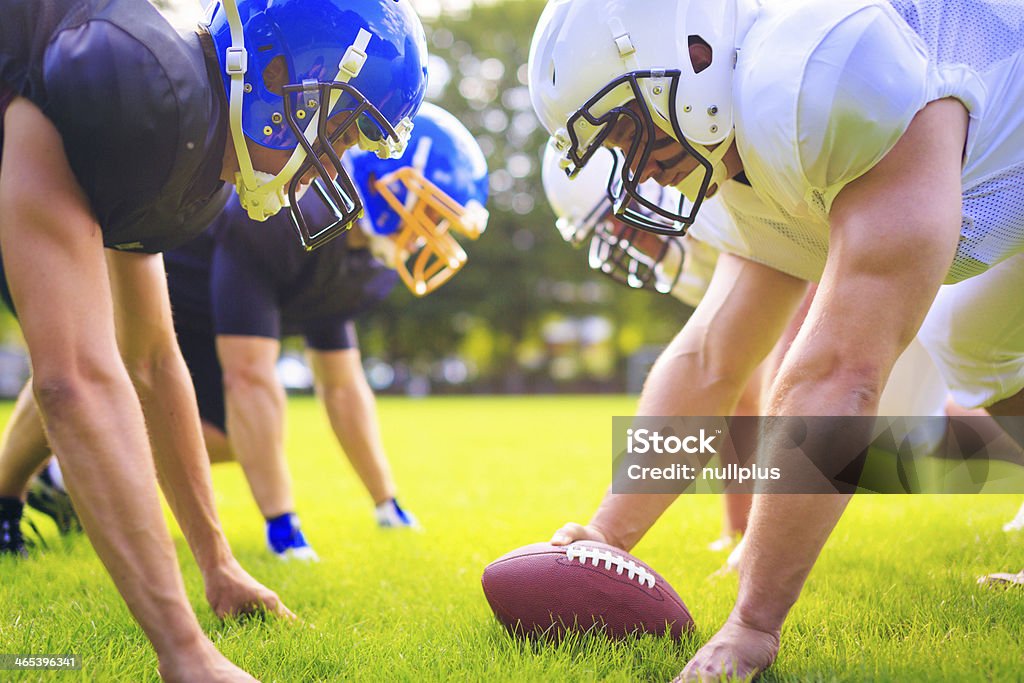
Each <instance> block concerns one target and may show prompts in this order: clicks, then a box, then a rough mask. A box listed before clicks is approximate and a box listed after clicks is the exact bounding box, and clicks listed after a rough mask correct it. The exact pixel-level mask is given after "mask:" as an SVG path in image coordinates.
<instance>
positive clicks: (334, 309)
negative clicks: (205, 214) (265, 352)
mask: <svg viewBox="0 0 1024 683" xmlns="http://www.w3.org/2000/svg"><path fill="white" fill-rule="evenodd" d="M311 195H312V193H311ZM310 199H311V200H312V201H304V202H303V210H304V211H306V212H307V215H309V216H311V217H312V218H313V220H322V221H323V223H326V222H327V217H326V216H325V215H319V214H320V213H321V212H324V211H325V209H324V208H323V204H322V202H320V201H318V200H317V199H316V198H315V197H312V196H311V197H310ZM348 235H349V233H343V234H342V235H340V236H339V237H337V238H335V239H334V240H332V241H330V242H328V243H327V244H326V245H324V246H323V247H321V248H319V249H317V250H316V251H314V252H307V251H305V250H304V249H303V248H302V246H301V245H300V243H299V240H298V236H297V235H296V232H295V228H294V227H293V225H292V223H291V218H290V216H289V215H288V213H287V212H281V213H279V214H277V215H276V216H273V217H271V218H269V219H268V220H266V221H265V222H263V223H257V222H254V221H252V220H250V219H249V217H248V216H247V215H246V213H245V211H244V210H243V209H242V208H241V207H240V206H239V204H238V200H237V198H235V197H232V198H231V199H230V200H229V201H228V205H227V207H226V208H225V209H224V211H223V212H222V213H221V215H220V216H218V217H217V219H216V220H215V221H214V222H213V224H212V225H210V226H209V228H208V229H207V230H206V231H205V232H203V234H201V235H200V236H199V237H198V238H197V239H196V240H194V241H193V242H191V243H189V244H186V245H183V246H182V247H180V248H178V249H175V250H173V251H170V252H168V253H166V254H165V255H164V260H165V262H166V265H167V275H168V284H169V288H170V293H171V305H172V307H173V308H174V316H175V320H176V324H177V325H179V326H180V327H187V328H189V329H193V330H202V329H210V330H212V331H213V332H214V333H216V334H241V335H255V336H280V335H282V334H290V333H299V332H301V333H304V334H307V336H309V335H314V336H316V334H317V330H321V329H323V327H324V326H325V325H328V326H330V325H335V324H336V323H344V322H346V321H351V320H352V319H353V318H355V317H357V316H358V315H360V314H362V313H364V312H366V311H368V310H369V309H371V308H373V307H374V306H376V305H377V304H378V303H380V302H381V301H383V300H384V299H385V298H386V297H387V296H388V294H389V293H390V292H391V290H392V289H393V288H394V286H395V285H396V284H397V283H398V275H397V274H396V273H395V272H394V271H393V270H391V269H390V268H387V267H386V266H384V265H383V264H381V263H380V262H379V261H377V260H376V259H374V258H373V256H372V255H371V254H370V252H369V250H368V249H363V248H351V247H349V244H348ZM271 316H272V317H273V320H269V321H268V318H269V317H271Z"/></svg>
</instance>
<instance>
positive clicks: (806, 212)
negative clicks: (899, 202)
mask: <svg viewBox="0 0 1024 683" xmlns="http://www.w3.org/2000/svg"><path fill="white" fill-rule="evenodd" d="M734 97H735V100H736V140H737V145H738V147H739V151H740V155H741V157H742V158H743V164H744V171H745V173H746V174H747V177H748V178H749V179H750V181H751V182H752V183H753V186H754V187H755V188H757V191H758V193H759V194H760V195H761V197H762V198H763V199H764V204H765V206H764V207H763V210H762V211H760V212H759V215H757V216H755V218H756V220H754V221H753V222H752V223H746V222H745V225H744V231H745V233H746V234H745V235H744V238H745V240H746V241H747V246H748V248H750V249H751V251H752V252H753V254H754V258H755V259H756V260H762V259H761V258H759V255H758V252H759V251H760V250H761V248H762V247H763V245H761V244H760V242H762V241H767V242H770V243H772V244H775V242H776V241H777V237H778V234H781V235H783V236H784V238H785V239H786V241H788V242H789V243H790V245H789V250H790V251H792V254H793V256H792V258H790V259H788V260H787V264H786V265H787V267H786V268H780V269H781V270H784V271H785V272H790V273H791V274H793V275H797V276H798V277H802V278H805V279H810V280H817V279H819V278H820V275H821V272H822V270H823V268H824V263H825V258H826V257H827V254H828V250H827V245H828V213H829V211H830V209H831V206H832V202H833V200H834V199H835V197H836V195H838V194H839V192H840V191H841V190H842V189H843V188H844V187H845V186H846V185H847V184H849V183H850V182H852V181H853V180H856V179H857V178H858V177H860V176H861V175H863V174H864V173H866V172H867V171H869V170H870V169H871V168H872V167H873V166H874V165H875V164H877V163H878V161H879V160H881V159H882V157H884V156H885V154H886V153H887V152H888V151H889V150H890V149H892V147H893V145H895V144H896V141H897V140H899V138H900V136H902V134H903V133H904V132H905V131H906V129H907V127H908V126H909V124H910V122H911V120H912V119H913V117H914V115H915V114H916V113H917V112H918V111H920V110H921V109H922V108H923V107H924V106H925V105H926V104H928V103H929V102H931V101H933V100H936V99H941V98H944V97H955V98H957V99H959V100H960V101H961V102H963V103H964V105H965V106H966V108H967V109H968V111H969V112H970V124H969V132H968V139H967V146H966V149H965V160H964V170H963V225H962V229H961V240H960V244H959V247H958V249H957V254H956V258H955V259H954V262H953V264H952V267H951V268H950V271H949V274H948V275H947V278H946V281H947V282H957V281H960V280H963V279H966V278H968V277H971V276H973V275H977V274H978V273H981V272H984V271H985V270H987V269H988V268H989V267H991V266H993V265H995V264H996V263H999V262H1000V261H1002V260H1004V259H1006V258H1008V257H1010V256H1011V255H1013V254H1015V253H1018V252H1022V251H1024V2H1020V0H889V1H888V2H886V1H885V0H787V1H785V2H782V1H780V0H764V1H763V3H762V7H761V11H760V14H759V15H758V18H757V20H756V21H755V22H754V24H753V26H752V27H751V29H750V31H749V32H748V33H747V35H746V36H745V38H744V39H743V41H742V43H741V49H740V52H739V57H738V60H737V65H736V80H735V85H734ZM725 185H729V183H726V184H725ZM723 190H724V188H723ZM727 201H728V200H727ZM760 214H763V215H760ZM771 216H774V218H772V217H771ZM894 220H898V219H897V218H895V217H894ZM769 232H775V233H777V234H776V235H774V236H773V235H771V234H769ZM776 246H778V247H779V248H782V247H783V246H784V245H781V244H777V245H776Z"/></svg>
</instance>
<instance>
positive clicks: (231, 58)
mask: <svg viewBox="0 0 1024 683" xmlns="http://www.w3.org/2000/svg"><path fill="white" fill-rule="evenodd" d="M222 5H223V7H224V12H225V15H226V16H227V20H228V26H229V27H230V29H231V47H229V48H228V49H227V53H226V55H225V60H224V63H225V65H226V66H225V71H226V72H227V74H228V76H229V77H230V78H231V89H230V93H229V97H228V127H229V128H230V130H231V142H232V144H233V145H234V147H235V157H236V158H237V159H238V171H237V172H236V173H235V189H236V190H237V191H238V201H239V203H240V204H241V205H242V208H243V209H245V210H246V212H248V214H249V218H251V219H253V220H255V221H265V220H266V219H268V218H270V217H271V216H273V215H274V214H276V213H277V212H278V211H280V210H281V209H282V208H283V207H285V206H288V193H287V191H286V190H285V187H286V186H287V185H288V183H289V182H290V181H291V179H292V177H293V176H294V175H295V172H296V171H298V170H299V167H300V166H301V165H302V162H303V161H305V159H306V150H305V149H304V148H303V147H302V145H296V146H295V149H294V150H292V155H291V157H289V159H288V163H286V164H285V165H284V168H282V169H281V170H280V171H279V172H278V173H277V175H274V174H271V173H265V172H263V171H257V170H255V169H254V168H253V165H252V159H251V158H250V156H249V147H248V145H246V142H245V133H244V132H243V131H242V97H243V94H244V88H245V73H246V71H247V70H248V62H249V59H248V52H246V49H245V38H244V33H243V31H242V20H241V18H240V17H239V15H238V5H236V4H235V0H223V3H222ZM372 37H373V35H372V34H371V33H370V32H369V31H367V30H366V29H359V33H358V34H357V35H356V39H355V41H353V43H352V44H351V45H349V46H348V48H347V49H346V50H345V54H344V56H343V57H342V58H341V63H340V64H339V65H338V75H337V76H336V77H335V78H334V80H335V81H338V82H342V83H347V82H348V81H349V80H351V79H352V78H355V77H356V76H357V75H359V71H360V70H361V69H362V68H363V64H364V63H365V62H366V46H367V45H368V44H369V42H370V38H372ZM340 96H341V92H340V91H338V90H333V91H332V92H331V94H330V101H329V102H328V106H327V107H326V109H325V108H324V107H322V106H321V107H320V108H318V109H317V111H316V112H315V113H314V114H313V115H312V116H311V117H310V118H309V123H308V124H307V125H306V129H305V131H304V132H303V136H304V137H305V138H306V141H307V142H309V143H310V145H312V144H313V140H314V139H315V138H316V134H317V122H318V120H319V117H320V112H322V111H327V112H328V114H329V113H330V111H331V110H332V109H334V105H336V104H337V103H338V98H339V97H340Z"/></svg>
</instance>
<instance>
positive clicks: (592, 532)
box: [551, 522, 616, 545]
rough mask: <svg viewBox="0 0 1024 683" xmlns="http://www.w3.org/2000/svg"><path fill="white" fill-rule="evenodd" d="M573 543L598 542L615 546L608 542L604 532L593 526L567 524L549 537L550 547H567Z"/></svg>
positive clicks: (574, 523)
mask: <svg viewBox="0 0 1024 683" xmlns="http://www.w3.org/2000/svg"><path fill="white" fill-rule="evenodd" d="M575 541H598V542H599V543H607V544H608V545H616V544H615V543H612V542H611V541H609V540H608V538H607V537H606V536H605V534H604V532H602V531H601V530H600V529H598V528H597V527H595V526H593V525H590V524H588V525H586V526H584V525H582V524H577V523H576V522H569V523H568V524H566V525H565V526H563V527H562V528H561V529H559V530H558V531H556V532H555V535H554V536H552V537H551V545H569V544H570V543H574V542H575Z"/></svg>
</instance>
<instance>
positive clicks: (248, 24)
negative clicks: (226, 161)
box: [205, 0, 427, 150]
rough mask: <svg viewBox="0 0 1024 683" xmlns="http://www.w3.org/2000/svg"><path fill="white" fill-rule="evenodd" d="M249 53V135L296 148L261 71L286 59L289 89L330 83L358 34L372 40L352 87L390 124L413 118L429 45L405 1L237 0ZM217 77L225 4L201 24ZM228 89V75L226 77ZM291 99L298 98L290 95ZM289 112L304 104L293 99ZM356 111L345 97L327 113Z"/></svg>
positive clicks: (226, 35)
mask: <svg viewBox="0 0 1024 683" xmlns="http://www.w3.org/2000/svg"><path fill="white" fill-rule="evenodd" d="M236 3H237V5H238V12H239V16H240V17H241V21H242V29H243V34H244V39H245V48H246V52H247V53H248V69H247V71H246V74H245V84H246V86H245V87H246V89H247V92H246V93H245V95H244V97H243V101H242V129H243V131H244V132H245V135H246V137H248V138H249V139H251V140H253V141H254V142H256V143H257V144H259V145H262V146H263V147H268V148H270V149H279V150H286V149H293V148H294V147H295V146H296V145H297V144H298V140H297V139H296V138H295V135H294V133H293V132H292V130H291V128H290V127H289V125H288V124H287V123H286V121H284V120H283V114H284V111H285V110H284V102H283V97H282V96H281V94H276V93H274V92H272V91H271V90H269V89H268V88H267V87H266V84H265V83H264V80H263V73H264V70H265V69H266V68H267V66H268V65H270V63H271V62H272V61H273V60H274V59H275V58H277V57H279V56H280V57H283V59H284V63H285V65H286V68H287V73H288V83H290V84H301V83H302V82H303V81H306V80H315V81H318V82H330V81H333V80H334V79H335V77H336V76H337V74H338V64H339V62H340V61H341V58H342V56H343V55H344V54H345V50H346V49H347V48H348V47H349V46H350V45H351V44H352V43H353V42H354V41H355V38H356V36H357V35H358V33H359V30H360V29H366V30H367V31H369V32H370V34H371V35H372V38H371V39H370V42H369V44H368V45H367V47H366V61H365V63H364V65H363V68H362V70H361V71H360V72H359V75H358V76H356V77H355V78H353V79H352V80H350V81H349V84H350V85H352V86H353V87H355V88H356V89H357V90H359V92H360V93H361V94H362V95H363V97H364V98H365V99H366V100H367V101H368V102H369V103H370V104H372V105H374V106H375V107H376V108H377V109H378V110H379V111H380V113H381V114H382V115H383V116H384V118H385V119H386V120H387V121H388V122H389V123H390V124H391V125H392V126H397V125H398V123H399V122H400V121H401V120H402V119H403V118H406V117H409V118H412V117H413V116H414V115H415V114H416V111H417V109H418V108H419V105H420V103H421V102H422V101H423V96H424V94H425V93H426V85H427V47H426V37H425V35H424V32H423V25H422V24H421V22H420V20H419V17H418V16H417V15H416V13H415V12H414V11H413V9H412V7H411V5H410V3H409V0H236ZM205 24H206V26H207V27H208V28H209V31H210V35H211V36H212V37H213V42H214V45H215V46H216V51H217V58H218V60H219V61H220V65H221V70H222V72H223V71H224V69H225V54H226V51H227V49H228V47H230V46H231V31H230V27H229V26H228V22H227V17H226V15H225V12H224V8H223V6H222V0H217V1H216V2H214V3H213V4H212V5H211V6H210V9H209V12H208V15H207V19H206V22H205ZM223 78H224V87H225V91H229V90H230V77H229V76H228V75H227V73H226V72H224V73H223ZM292 97H295V96H294V95H293V96H292ZM291 104H292V107H293V111H299V110H302V109H303V108H304V103H301V102H297V101H293V102H292V103H291ZM357 105H358V103H357V102H355V101H354V100H353V98H352V97H350V96H348V95H342V96H341V98H340V100H339V101H338V103H337V105H336V106H335V108H334V109H333V110H332V114H333V113H336V112H340V111H344V110H347V109H353V108H355V107H356V106H357Z"/></svg>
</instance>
